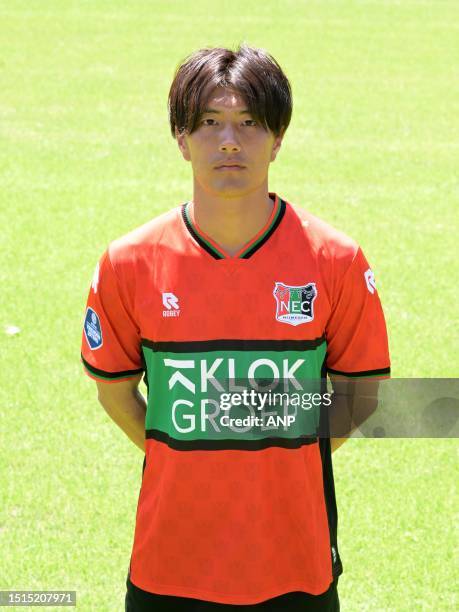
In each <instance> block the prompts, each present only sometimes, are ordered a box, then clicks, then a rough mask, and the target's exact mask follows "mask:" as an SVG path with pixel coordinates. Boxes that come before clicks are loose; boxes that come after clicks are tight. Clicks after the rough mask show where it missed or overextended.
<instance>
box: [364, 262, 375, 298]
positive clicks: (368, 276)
mask: <svg viewBox="0 0 459 612" xmlns="http://www.w3.org/2000/svg"><path fill="white" fill-rule="evenodd" d="M364 276H365V282H366V284H367V289H368V291H369V292H370V293H374V292H375V291H376V280H375V275H374V274H373V270H371V269H370V268H368V270H367V271H366V272H365V274H364Z"/></svg>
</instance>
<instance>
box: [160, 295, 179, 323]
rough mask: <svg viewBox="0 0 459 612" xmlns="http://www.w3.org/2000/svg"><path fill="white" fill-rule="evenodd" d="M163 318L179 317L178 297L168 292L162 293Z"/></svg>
mask: <svg viewBox="0 0 459 612" xmlns="http://www.w3.org/2000/svg"><path fill="white" fill-rule="evenodd" d="M163 306H164V308H165V310H163V317H178V316H179V315H180V306H179V302H178V297H177V296H176V295H174V294H173V293H170V292H165V293H163Z"/></svg>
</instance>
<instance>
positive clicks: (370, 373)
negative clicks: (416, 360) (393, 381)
mask: <svg viewBox="0 0 459 612" xmlns="http://www.w3.org/2000/svg"><path fill="white" fill-rule="evenodd" d="M327 372H330V373H331V374H339V375H341V376H349V378H353V377H357V376H381V375H385V374H390V368H381V369H380V370H363V371H362V372H341V371H340V370H332V368H327Z"/></svg>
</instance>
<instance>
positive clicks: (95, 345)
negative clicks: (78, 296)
mask: <svg viewBox="0 0 459 612" xmlns="http://www.w3.org/2000/svg"><path fill="white" fill-rule="evenodd" d="M84 335H85V338H86V342H87V343H88V346H89V348H90V349H91V351H95V350H96V349H99V348H100V347H101V346H102V344H103V338H102V327H101V325H100V319H99V315H98V314H97V312H96V311H95V310H93V309H92V308H91V307H89V306H88V308H87V310H86V316H85V319H84Z"/></svg>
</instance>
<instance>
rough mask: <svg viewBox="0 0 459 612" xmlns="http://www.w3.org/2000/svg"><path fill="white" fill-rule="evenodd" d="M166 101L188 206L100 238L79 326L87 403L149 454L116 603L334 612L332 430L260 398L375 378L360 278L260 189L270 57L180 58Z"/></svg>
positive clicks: (279, 114) (362, 266) (318, 225)
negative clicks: (104, 240)
mask: <svg viewBox="0 0 459 612" xmlns="http://www.w3.org/2000/svg"><path fill="white" fill-rule="evenodd" d="M169 110H170V123H171V129H172V134H173V135H174V136H175V137H176V139H177V142H178V146H179V148H180V151H181V153H182V155H183V157H184V159H185V160H186V161H189V162H191V167H192V171H193V198H192V200H190V201H189V202H187V203H186V204H183V205H181V206H178V207H176V208H173V209H172V210H170V211H169V212H167V213H165V214H163V215H161V216H159V217H158V218H156V219H153V220H152V221H150V222H148V223H146V224H145V225H143V226H142V227H140V228H138V229H136V230H134V231H132V232H130V233H129V234H127V235H126V236H123V237H122V238H120V239H118V240H115V241H113V242H112V243H111V244H110V245H109V247H108V249H107V250H106V251H105V253H104V254H103V255H102V257H101V259H100V261H99V263H98V265H97V268H96V272H95V274H94V278H93V282H92V285H91V289H90V292H89V297H88V303H87V310H86V318H85V323H84V330H83V338H82V360H83V364H84V366H85V369H86V372H87V374H88V375H89V376H90V377H92V378H94V379H95V380H96V381H97V386H98V393H99V400H100V402H101V403H102V405H103V407H104V408H105V409H106V411H107V412H108V414H109V415H110V416H111V417H112V419H113V420H114V421H115V422H116V423H117V424H118V425H119V426H120V427H121V428H122V429H123V430H124V431H125V432H126V434H127V435H128V436H129V437H130V438H131V440H132V441H133V442H135V443H136V444H137V445H138V446H139V447H140V449H141V450H142V451H144V452H145V458H144V463H143V476H142V484H141V490H140V496H139V501H138V508H137V517H136V527H135V535H134V543H133V549H132V555H131V561H130V566H129V573H128V579H127V594H126V610H128V611H131V612H134V611H138V610H169V609H171V610H186V611H187V612H188V611H190V610H214V609H215V610H223V609H228V610H237V609H251V610H258V609H260V610H279V611H280V610H338V609H339V602H338V594H337V589H336V586H337V582H338V576H339V575H340V574H341V572H342V565H341V560H340V555H339V552H338V545H337V512H336V503H335V494H334V484H333V473H332V464H331V451H332V449H334V448H336V447H337V446H339V444H340V443H342V442H343V440H342V439H341V440H338V439H335V438H334V439H333V440H332V444H330V438H329V437H321V436H319V435H318V434H317V431H318V430H317V422H318V421H317V418H320V417H317V411H314V410H312V411H311V410H309V408H310V407H311V406H309V408H308V407H306V408H305V406H302V408H292V407H291V406H290V407H289V406H287V412H285V410H286V407H285V406H283V410H284V412H283V413H282V414H283V416H282V418H281V420H280V421H279V420H278V421H277V425H272V423H276V419H277V418H278V417H279V412H278V411H277V412H276V405H275V404H274V406H273V405H271V404H270V405H269V410H267V409H266V400H267V398H268V396H269V398H271V397H272V396H271V391H272V390H273V389H275V387H276V385H277V384H278V383H280V382H281V380H282V382H283V383H288V384H289V385H290V393H291V392H292V390H293V391H295V392H297V391H301V390H303V391H304V388H305V387H304V385H305V383H306V386H307V384H308V381H309V382H310V383H311V385H312V386H314V381H316V382H317V381H318V380H322V381H323V380H324V379H325V378H326V373H327V372H328V374H329V376H330V377H333V378H334V379H338V378H341V379H344V380H348V379H352V380H353V379H354V377H356V376H357V377H360V376H364V375H365V376H367V377H370V378H371V377H372V376H373V377H378V376H381V375H388V373H389V367H390V363H389V355H388V346H387V335H386V327H385V323H384V316H383V312H382V309H381V305H380V301H379V298H378V294H377V292H376V289H375V283H374V277H373V274H372V272H371V270H370V268H369V265H368V263H367V261H366V260H365V257H364V255H363V253H362V251H361V249H360V248H359V247H358V245H357V244H356V243H355V242H354V241H353V240H351V239H350V238H348V237H346V236H345V235H343V234H342V233H340V232H338V231H337V230H335V229H333V228H332V227H330V226H329V225H327V224H326V223H325V222H323V221H321V220H319V219H318V218H316V217H315V216H313V215H312V214H310V213H308V212H306V211H305V210H303V209H302V208H299V207H296V206H294V205H292V204H290V203H288V202H287V201H286V200H284V199H283V198H282V197H281V196H279V195H278V194H274V193H270V192H269V190H268V169H269V165H270V163H271V162H273V161H274V159H275V158H276V155H277V154H278V152H279V149H280V147H281V143H282V138H283V136H284V134H285V131H286V129H287V127H288V125H289V122H290V117H291V110H292V101H291V92H290V86H289V83H288V80H287V78H286V77H285V75H284V74H283V72H282V70H281V68H280V67H279V65H278V64H277V63H276V61H275V60H274V59H273V58H272V57H271V56H269V55H268V54H267V53H265V52H264V51H262V50H259V49H253V48H249V47H241V48H239V49H238V50H237V51H236V52H233V51H231V50H228V49H220V48H217V49H203V50H200V51H198V52H196V53H194V54H193V55H192V56H190V57H189V58H188V59H187V60H186V61H185V62H184V63H183V64H182V65H181V66H180V67H179V69H178V71H177V73H176V75H175V78H174V81H173V83H172V86H171V90H170V94H169ZM143 374H144V376H145V378H144V380H145V382H146V384H147V388H148V397H147V402H145V400H144V398H143V396H142V394H141V393H140V392H139V390H138V384H139V382H140V380H141V377H142V375H143ZM260 380H261V381H262V384H261V385H258V382H259V381H260ZM107 383H108V384H107ZM111 383H114V384H111ZM244 383H245V384H244ZM263 385H265V386H263ZM247 389H248V390H249V391H250V390H251V389H258V391H260V389H261V390H262V392H261V393H260V394H259V395H252V396H248V395H245V396H244V390H247ZM225 392H228V393H225ZM303 395H304V394H303ZM262 396H263V397H264V399H263V397H262ZM310 396H312V394H310ZM222 398H223V399H225V400H227V401H229V403H227V404H226V405H225V404H224V403H223V402H222ZM241 398H243V399H241ZM244 398H245V399H244ZM260 398H261V399H260ZM241 404H242V405H241ZM230 407H231V409H229V408H230ZM233 408H234V410H233ZM289 411H290V412H289ZM287 413H288V415H290V416H291V415H292V414H293V416H292V418H293V422H290V421H288V424H287V425H286V417H285V415H286V414H287ZM311 415H313V416H312V417H311ZM233 417H234V418H233ZM239 417H240V418H239ZM244 417H249V418H248V420H247V419H245V418H244ZM284 417H285V418H284ZM311 418H312V420H311ZM257 419H258V420H257ZM270 419H272V421H271V420H270ZM308 419H309V420H308ZM314 419H316V420H314Z"/></svg>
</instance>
